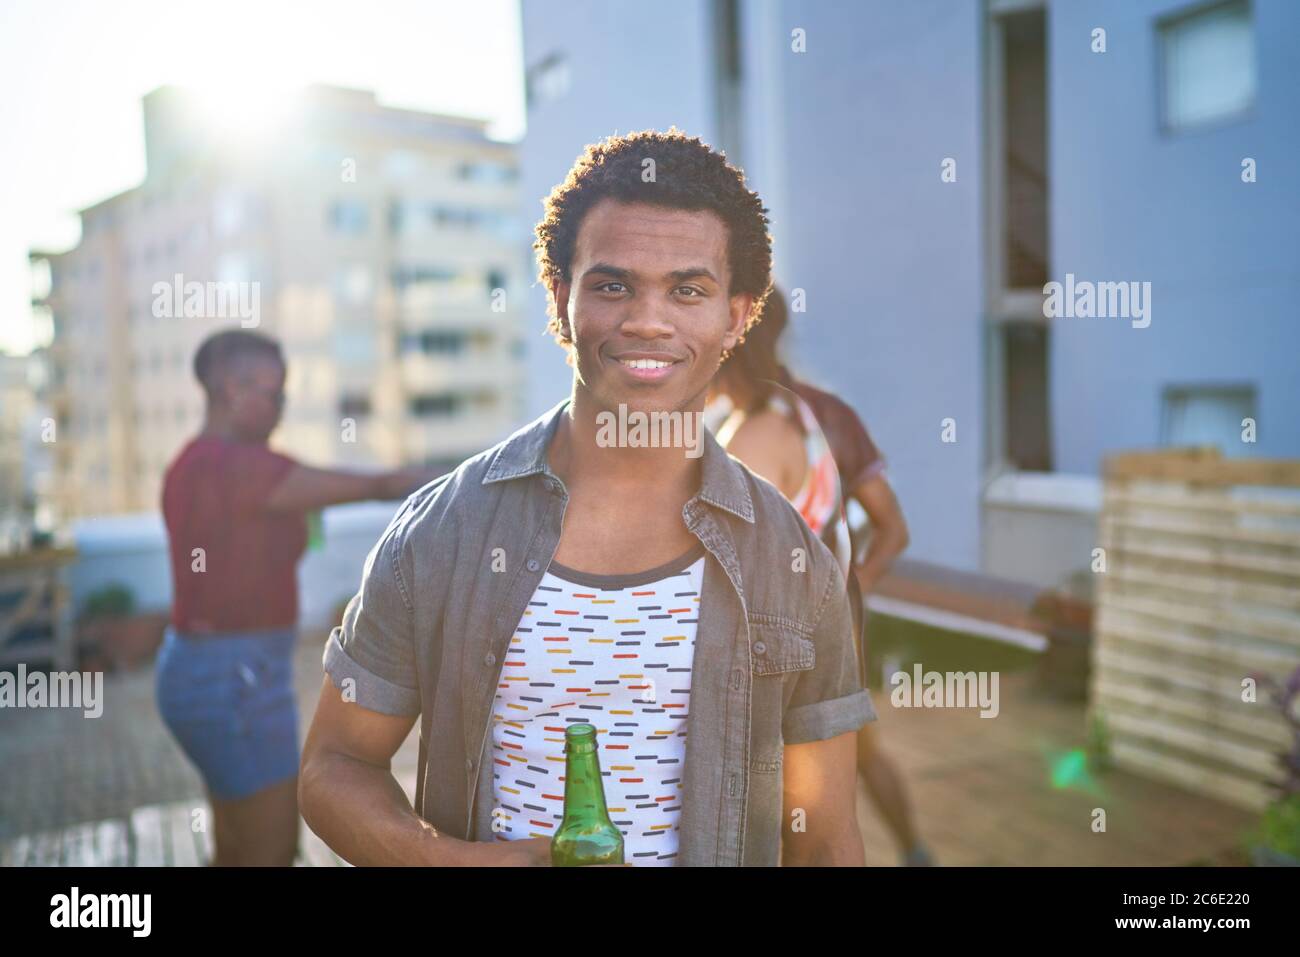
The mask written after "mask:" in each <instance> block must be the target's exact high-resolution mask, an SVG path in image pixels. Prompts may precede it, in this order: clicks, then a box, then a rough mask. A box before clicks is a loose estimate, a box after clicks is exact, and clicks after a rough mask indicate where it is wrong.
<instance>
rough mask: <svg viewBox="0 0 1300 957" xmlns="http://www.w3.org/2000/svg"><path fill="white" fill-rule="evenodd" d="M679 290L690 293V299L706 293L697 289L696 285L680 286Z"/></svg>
mask: <svg viewBox="0 0 1300 957" xmlns="http://www.w3.org/2000/svg"><path fill="white" fill-rule="evenodd" d="M677 291H678V292H684V293H689V294H690V295H689V296H687V298H688V299H690V298H693V297H698V296H702V295H704V293H703V292H701V291H700V290H699V289H696V288H695V287H694V286H678V287H677Z"/></svg>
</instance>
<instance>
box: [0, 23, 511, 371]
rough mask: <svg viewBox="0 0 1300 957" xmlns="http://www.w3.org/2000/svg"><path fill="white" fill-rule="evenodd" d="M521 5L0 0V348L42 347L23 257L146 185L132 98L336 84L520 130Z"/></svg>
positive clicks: (62, 244) (53, 244)
mask: <svg viewBox="0 0 1300 957" xmlns="http://www.w3.org/2000/svg"><path fill="white" fill-rule="evenodd" d="M520 59H521V50H520V36H519V9H518V0H460V2H455V0H366V2H364V3H361V2H357V0H345V2H340V0H310V2H299V0H252V2H249V0H214V2H193V0H113V2H108V3H106V2H101V0H0V143H3V144H4V148H3V152H0V164H2V166H0V351H8V352H12V353H20V354H21V353H26V352H28V351H30V349H31V348H33V347H34V346H37V345H40V344H41V343H40V342H39V341H38V339H37V336H38V335H39V330H38V329H37V327H36V324H35V323H33V321H32V319H31V309H30V295H31V284H30V281H29V269H28V265H27V251H28V249H29V248H32V247H36V248H40V249H51V250H54V251H61V250H64V249H67V248H69V247H71V246H73V245H75V244H76V242H77V240H78V238H79V236H80V225H79V221H78V218H77V216H76V211H77V210H78V209H81V208H83V207H86V206H89V205H91V204H92V203H95V202H98V201H99V200H101V199H104V198H105V197H108V196H111V195H113V194H114V193H119V192H121V191H122V190H124V189H129V188H130V187H132V186H136V185H138V184H139V183H140V181H141V180H142V179H143V178H144V173H145V169H144V127H143V120H142V114H141V107H140V98H141V97H142V96H143V95H144V94H145V93H147V92H149V91H150V90H152V89H154V88H155V87H158V86H162V85H163V84H166V83H175V84H180V85H185V86H195V87H199V88H203V89H206V90H209V91H221V90H226V91H231V92H235V93H238V92H239V91H241V90H248V89H258V88H266V89H270V90H273V91H275V90H283V89H285V88H289V87H293V86H297V85H301V84H305V83H313V82H320V83H332V84H336V85H339V86H347V87H354V88H358V89H367V90H374V91H375V92H376V93H377V94H378V97H379V101H380V103H383V104H386V105H389V106H399V107H408V108H415V109H425V110H430V111H432V112H438V113H452V114H460V115H467V116H477V117H482V118H485V119H487V120H489V121H491V123H492V126H491V127H490V128H489V132H490V134H491V135H493V136H494V137H497V138H500V139H517V138H519V137H520V136H521V135H522V134H523V126H524V102H523V79H522V74H521V70H520Z"/></svg>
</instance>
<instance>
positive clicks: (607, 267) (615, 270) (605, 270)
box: [582, 263, 632, 279]
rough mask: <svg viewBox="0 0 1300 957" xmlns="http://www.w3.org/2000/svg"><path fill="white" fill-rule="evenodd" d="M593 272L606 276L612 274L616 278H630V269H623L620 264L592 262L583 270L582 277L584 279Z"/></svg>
mask: <svg viewBox="0 0 1300 957" xmlns="http://www.w3.org/2000/svg"><path fill="white" fill-rule="evenodd" d="M593 273H602V274H604V275H606V276H613V277H615V278H616V279H631V278H632V270H630V269H624V268H623V267H622V266H615V265H613V264H611V263H594V264H593V265H591V266H589V267H588V268H587V269H586V271H584V272H583V274H582V277H583V278H584V279H585V278H587V277H588V276H590V275H592V274H593Z"/></svg>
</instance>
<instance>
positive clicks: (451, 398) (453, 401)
mask: <svg viewBox="0 0 1300 957" xmlns="http://www.w3.org/2000/svg"><path fill="white" fill-rule="evenodd" d="M460 400H461V397H460V396H458V395H455V394H453V393H450V392H444V393H440V394H437V395H417V396H415V397H414V398H412V399H411V402H410V408H411V414H412V415H418V416H445V415H451V414H452V413H454V412H455V411H456V409H457V408H459V406H460Z"/></svg>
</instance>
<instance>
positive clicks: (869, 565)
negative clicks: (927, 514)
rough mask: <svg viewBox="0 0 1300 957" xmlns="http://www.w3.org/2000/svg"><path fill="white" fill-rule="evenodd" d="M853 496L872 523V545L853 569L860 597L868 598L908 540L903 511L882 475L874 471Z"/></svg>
mask: <svg viewBox="0 0 1300 957" xmlns="http://www.w3.org/2000/svg"><path fill="white" fill-rule="evenodd" d="M853 497H854V498H856V499H857V500H858V501H859V502H861V503H862V507H863V508H864V509H866V511H867V517H868V518H869V519H870V520H871V543H870V544H869V545H868V546H867V554H866V557H865V558H864V559H863V560H862V562H861V563H860V564H856V565H854V566H853V571H854V573H855V574H856V575H857V576H858V584H860V585H861V586H862V594H863V595H868V594H870V593H871V591H872V589H873V588H875V585H876V582H877V581H879V580H880V579H881V578H882V577H884V575H885V574H886V573H887V572H888V571H889V568H890V566H891V565H893V564H894V559H896V558H897V557H898V556H899V555H901V554H902V552H903V549H905V548H907V544H908V542H909V541H910V537H909V536H908V532H907V520H906V519H904V518H903V509H902V507H901V506H900V505H899V504H898V498H897V497H896V496H895V495H894V490H893V488H891V487H890V484H889V480H888V479H886V478H885V477H884V475H882V474H880V473H879V472H877V473H876V474H874V475H872V476H871V477H870V478H867V479H865V480H863V481H862V482H861V483H860V484H859V485H858V486H857V488H855V489H854V490H853Z"/></svg>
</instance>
